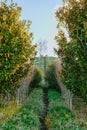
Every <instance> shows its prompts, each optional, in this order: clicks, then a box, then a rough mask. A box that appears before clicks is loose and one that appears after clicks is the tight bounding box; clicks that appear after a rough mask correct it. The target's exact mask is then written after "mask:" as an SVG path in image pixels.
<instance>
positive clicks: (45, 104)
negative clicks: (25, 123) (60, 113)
mask: <svg viewBox="0 0 87 130" xmlns="http://www.w3.org/2000/svg"><path fill="white" fill-rule="evenodd" d="M48 104H49V103H48V89H47V88H44V89H43V107H44V109H43V112H42V114H41V115H40V123H41V130H48V129H47V126H46V124H45V117H46V116H47V112H48Z"/></svg>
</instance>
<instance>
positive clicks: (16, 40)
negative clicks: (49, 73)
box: [0, 2, 36, 93]
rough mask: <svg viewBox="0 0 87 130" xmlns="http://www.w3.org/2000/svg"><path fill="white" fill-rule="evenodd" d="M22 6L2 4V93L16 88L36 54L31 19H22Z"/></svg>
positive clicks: (0, 75) (0, 67) (0, 60)
mask: <svg viewBox="0 0 87 130" xmlns="http://www.w3.org/2000/svg"><path fill="white" fill-rule="evenodd" d="M21 10H22V8H21V7H19V6H18V5H17V4H15V3H13V2H11V4H10V5H8V4H7V3H6V2H1V4H0V93H2V92H3V93H7V92H12V91H13V90H15V89H16V88H17V87H18V86H19V83H20V81H21V79H22V78H23V77H24V76H25V75H26V73H27V72H28V70H29V68H30V64H31V63H32V60H33V58H34V56H35V48H36V46H35V45H33V44H32V39H33V34H32V33H31V32H30V25H31V22H30V21H26V20H20V16H21Z"/></svg>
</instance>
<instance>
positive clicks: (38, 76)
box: [30, 66, 42, 88]
mask: <svg viewBox="0 0 87 130" xmlns="http://www.w3.org/2000/svg"><path fill="white" fill-rule="evenodd" d="M41 81H42V72H41V70H40V68H39V67H38V66H35V67H34V76H33V79H32V81H31V84H30V87H32V88H34V87H40V84H41Z"/></svg>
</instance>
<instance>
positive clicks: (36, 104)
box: [0, 89, 43, 130]
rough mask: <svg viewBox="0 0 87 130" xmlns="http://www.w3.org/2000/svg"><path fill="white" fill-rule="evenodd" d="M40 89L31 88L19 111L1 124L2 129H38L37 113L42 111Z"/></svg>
mask: <svg viewBox="0 0 87 130" xmlns="http://www.w3.org/2000/svg"><path fill="white" fill-rule="evenodd" d="M42 106H43V102H42V90H41V89H34V90H32V92H31V94H30V96H29V99H28V100H27V102H26V103H25V104H24V106H23V107H22V109H21V111H20V112H19V113H17V114H16V115H14V116H13V117H12V118H11V119H10V120H8V121H7V122H6V123H3V124H1V126H0V129H1V128H2V130H40V122H39V115H40V114H41V112H42V111H43V110H42V109H43V107H42Z"/></svg>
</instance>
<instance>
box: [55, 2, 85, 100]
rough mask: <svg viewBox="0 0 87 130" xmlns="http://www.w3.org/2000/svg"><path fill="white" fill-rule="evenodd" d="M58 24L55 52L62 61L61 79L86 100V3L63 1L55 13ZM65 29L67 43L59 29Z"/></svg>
mask: <svg viewBox="0 0 87 130" xmlns="http://www.w3.org/2000/svg"><path fill="white" fill-rule="evenodd" d="M55 15H56V20H57V22H58V24H57V28H58V29H59V31H58V34H57V35H56V36H55V39H56V41H57V42H58V44H59V49H58V51H57V50H56V51H57V53H58V55H59V56H60V57H61V59H62V72H61V79H62V81H63V83H64V84H65V85H66V86H67V88H69V89H70V90H72V91H73V93H76V94H77V95H79V96H81V97H83V98H84V99H87V1H86V0H64V5H63V6H62V7H60V8H58V9H57V10H56V12H55ZM61 27H63V28H66V30H67V33H68V34H69V41H68V40H67V37H66V35H65V33H64V31H63V30H62V29H61Z"/></svg>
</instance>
